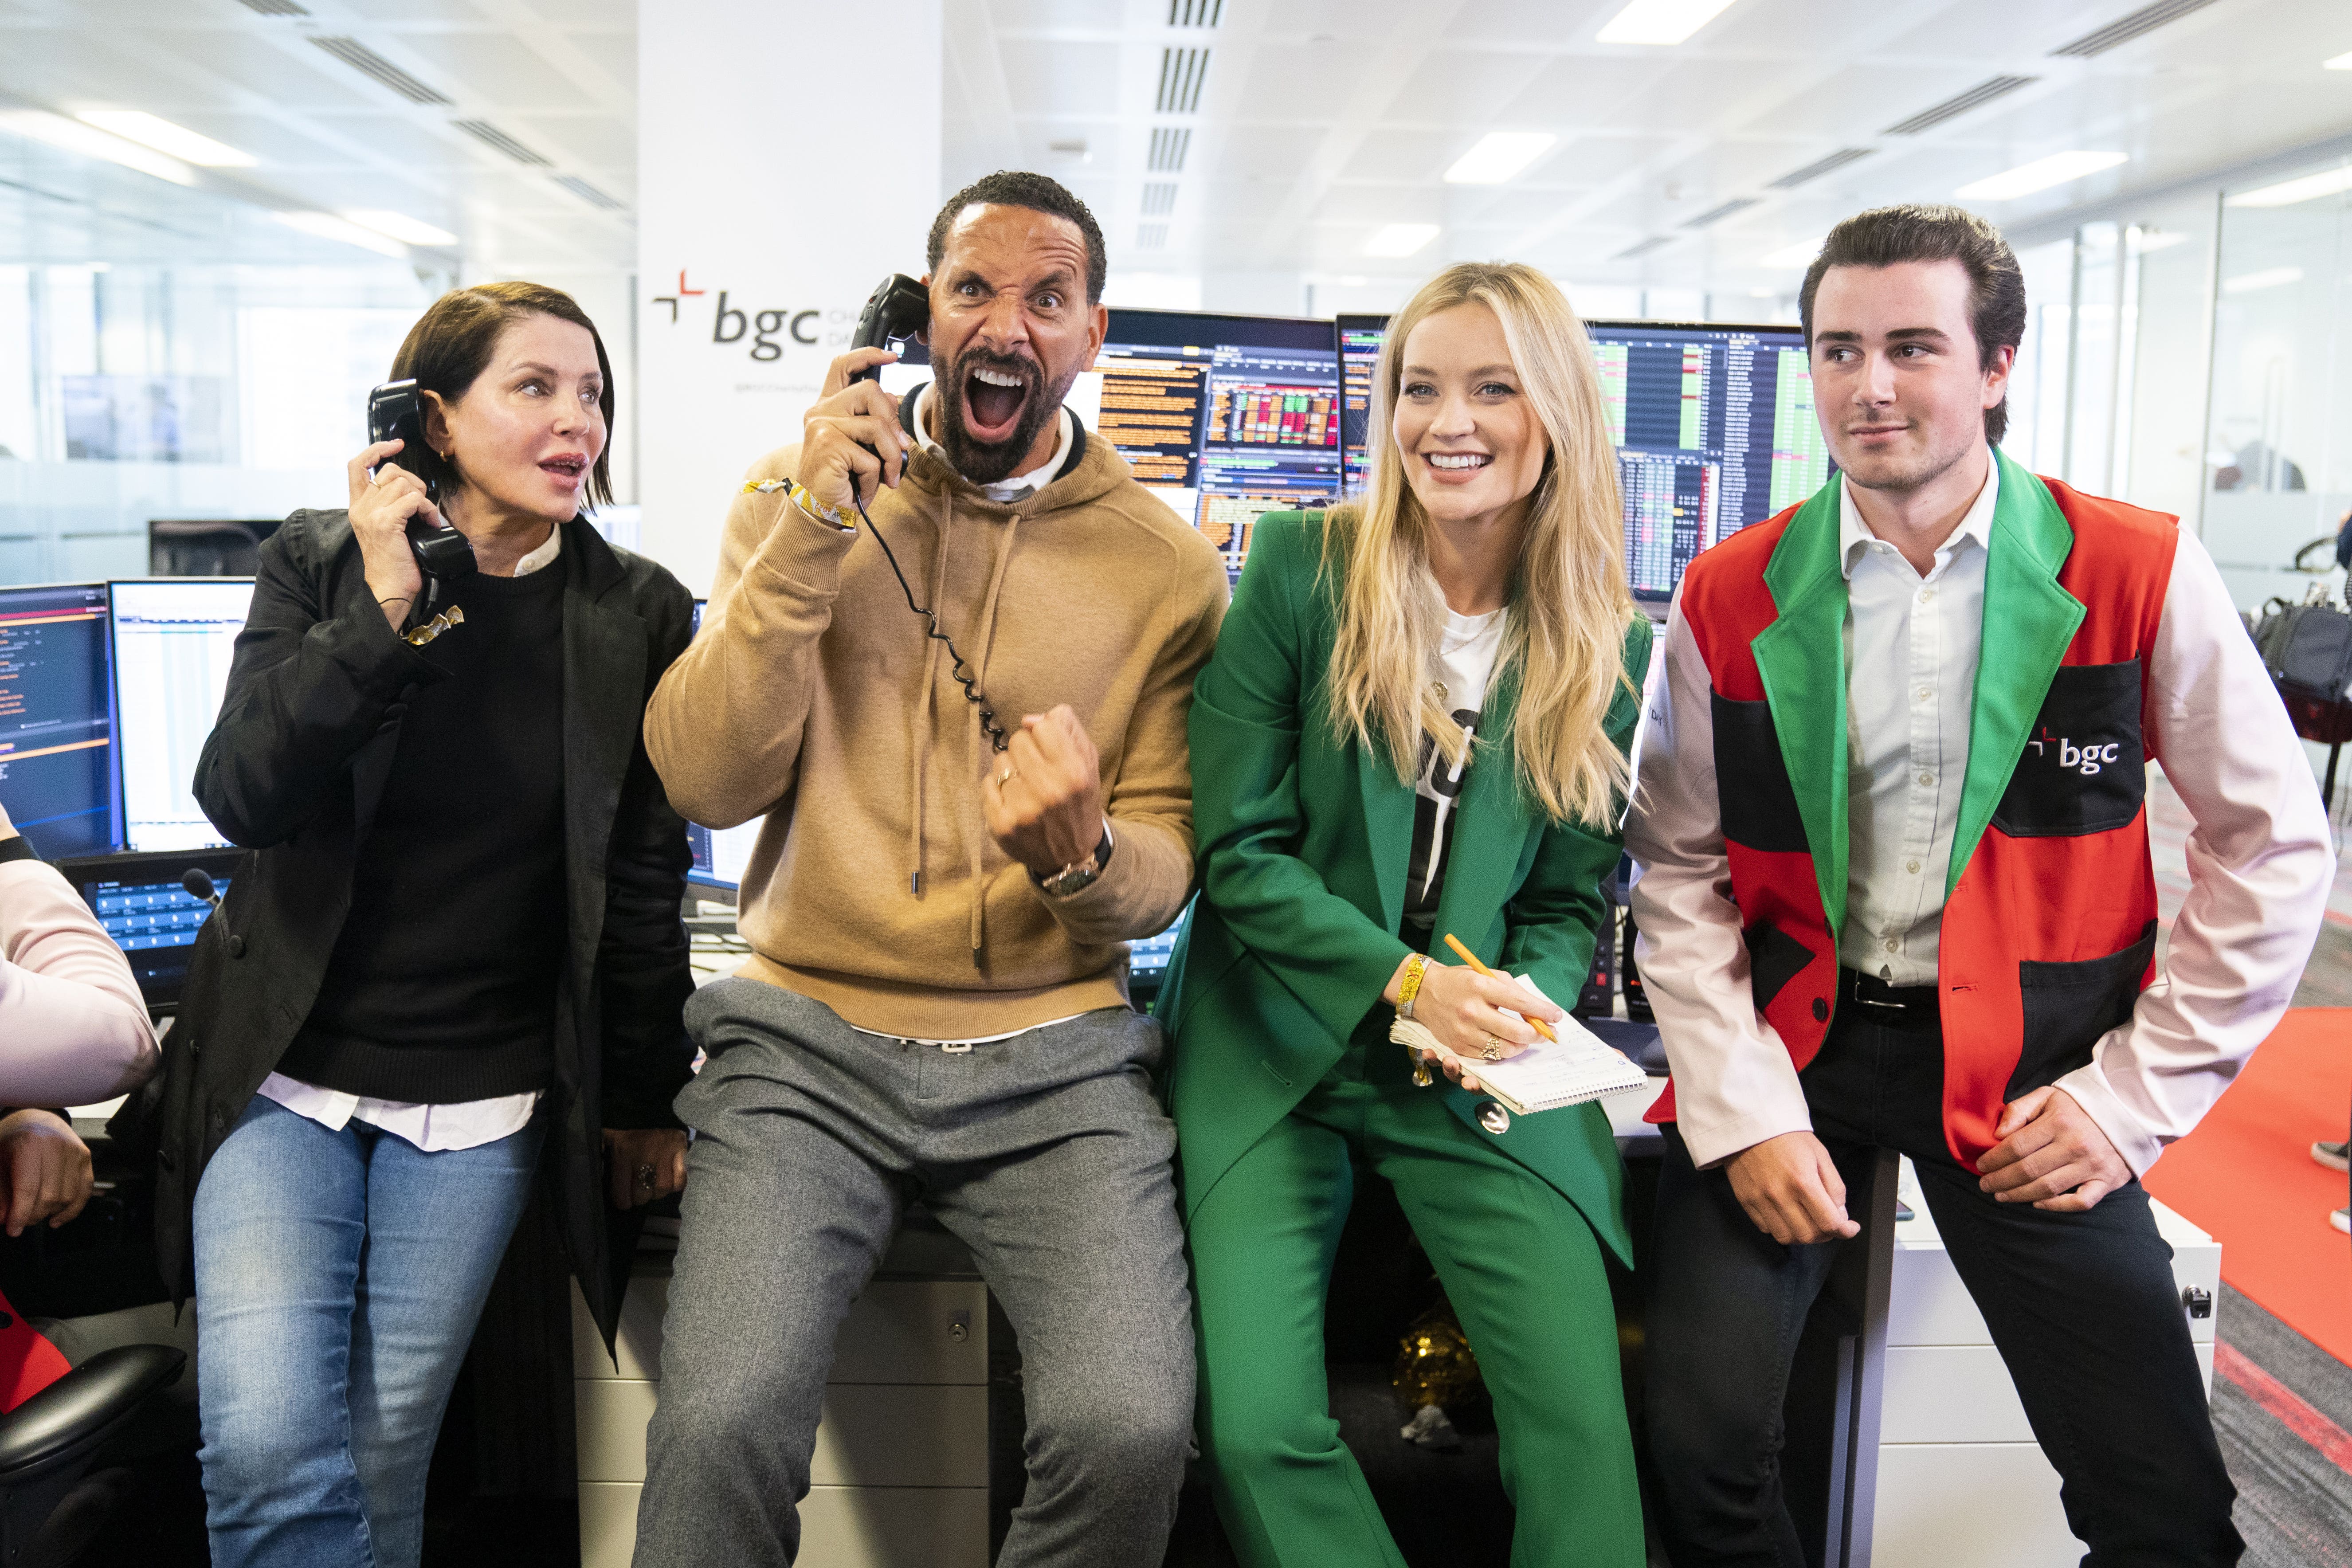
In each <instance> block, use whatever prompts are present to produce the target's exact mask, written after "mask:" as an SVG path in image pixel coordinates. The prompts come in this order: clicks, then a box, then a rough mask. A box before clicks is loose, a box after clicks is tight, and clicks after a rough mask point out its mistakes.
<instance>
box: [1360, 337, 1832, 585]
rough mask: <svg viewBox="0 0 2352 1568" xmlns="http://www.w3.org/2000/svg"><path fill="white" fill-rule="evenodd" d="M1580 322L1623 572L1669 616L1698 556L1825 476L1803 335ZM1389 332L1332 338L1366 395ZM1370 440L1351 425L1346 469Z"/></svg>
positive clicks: (1368, 434) (1823, 450)
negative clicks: (1611, 446) (1609, 455)
mask: <svg viewBox="0 0 2352 1568" xmlns="http://www.w3.org/2000/svg"><path fill="white" fill-rule="evenodd" d="M1376 321H1382V322H1383V325H1382V326H1381V327H1379V328H1374V327H1372V326H1371V325H1370V323H1372V322H1376ZM1351 324H1352V332H1351ZM1584 325H1585V331H1586V332H1587V333H1589V334H1590V335H1591V340H1592V354H1593V359H1594V361H1595V363H1597V365H1598V367H1599V369H1600V372H1601V396H1602V399H1603V402H1604V405H1605V406H1606V408H1607V410H1608V416H1609V434H1610V437H1611V439H1612V440H1613V441H1614V442H1615V443H1616V446H1617V477H1618V481H1619V483H1620V484H1621V485H1622V487H1623V489H1624V495H1625V572H1626V575H1627V577H1628V578H1629V579H1630V580H1631V581H1632V583H1633V594H1634V596H1635V597H1636V598H1638V599H1640V600H1642V601H1643V602H1644V603H1646V604H1648V605H1651V606H1652V607H1653V609H1654V610H1657V611H1659V612H1661V613H1663V611H1664V606H1665V605H1666V604H1667V603H1668V601H1670V600H1671V599H1672V598H1673V596H1674V591H1675V585H1676V584H1679V583H1680V582H1681V581H1682V576H1683V571H1684V569H1685V567H1687V566H1689V565H1690V563H1691V558H1692V557H1694V556H1696V554H1698V552H1700V551H1702V550H1706V549H1707V548H1709V547H1710V546H1712V545H1714V544H1716V543H1717V542H1720V541H1722V540H1725V539H1727V538H1729V537H1730V536H1731V535H1732V534H1734V533H1737V532H1738V531H1740V530H1741V529H1743V528H1746V527H1747V526H1748V524H1750V523H1754V522H1761V521H1764V520H1765V519H1766V518H1768V517H1770V516H1771V515H1772V514H1773V513H1775V512H1777V511H1780V510H1782V509H1783V508H1785V507H1789V506H1791V505H1794V504H1795V503H1796V502H1798V501H1801V500H1804V499H1805V498H1806V497H1807V496H1810V495H1811V494H1812V493H1813V492H1814V491H1815V490H1817V489H1821V487H1822V483H1823V482H1824V481H1826V480H1827V479H1828V478H1829V475H1830V472H1831V464H1830V458H1829V447H1828V445H1827V444H1826V443H1825V442H1824V441H1823V440H1822V427H1821V424H1820V422H1819V421H1818V420H1817V419H1816V418H1815V417H1814V416H1813V378H1812V368H1811V361H1810V360H1809V358H1808V357H1807V355H1806V353H1805V342H1804V334H1803V332H1802V331H1800V330H1799V329H1798V328H1796V327H1794V326H1732V325H1726V324H1722V323H1717V322H1680V321H1587V322H1586V323H1585V324H1584ZM1385 330H1386V329H1385V325H1384V319H1383V318H1380V317H1369V316H1350V317H1343V318H1341V321H1340V323H1339V330H1338V332H1337V334H1336V341H1337V342H1339V345H1340V349H1341V352H1342V353H1343V354H1353V353H1360V354H1362V355H1364V357H1365V363H1366V381H1365V386H1366V389H1367V393H1368V394H1369V390H1370V360H1371V358H1372V357H1373V356H1376V355H1377V354H1378V353H1379V350H1380V342H1379V336H1380V334H1381V333H1382V332H1384V331H1385ZM1367 403H1368V404H1369V396H1368V397H1367ZM1367 415H1369V408H1368V410H1367ZM1374 434H1375V433H1374V432H1371V431H1370V430H1369V429H1365V430H1364V431H1363V433H1362V435H1361V436H1360V437H1359V436H1358V435H1357V433H1356V430H1355V429H1354V428H1353V427H1351V428H1350V429H1349V440H1350V443H1351V446H1350V447H1349V452H1348V462H1349V471H1350V472H1351V473H1353V472H1357V471H1360V469H1361V468H1362V466H1363V465H1364V463H1365V461H1366V457H1365V455H1366V453H1367V451H1368V450H1369V443H1370V441H1371V440H1372V439H1373V438H1374Z"/></svg>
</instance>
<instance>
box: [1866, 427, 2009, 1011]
mask: <svg viewBox="0 0 2352 1568" xmlns="http://www.w3.org/2000/svg"><path fill="white" fill-rule="evenodd" d="M1999 494H2000V464H1998V463H1993V462H1988V463H1986V465H1985V481H1984V485H1983V488H1982V489H1979V490H1978V492H1977V499H1976V501H1975V504H1973V505H1972V506H1970V507H1969V510H1968V515H1967V516H1965V517H1963V518H1961V519H1960V524H1959V526H1958V528H1956V529H1954V530H1953V531H1952V534H1951V537H1950V538H1948V539H1947V540H1945V541H1944V543H1943V546H1942V548H1940V549H1938V550H1937V552H1936V559H1935V561H1934V563H1932V564H1931V565H1930V566H1929V567H1928V568H1927V575H1925V576H1921V575H1920V574H1919V571H1918V569H1917V568H1916V567H1915V566H1913V565H1912V564H1911V563H1910V562H1908V561H1906V560H1905V559H1904V558H1903V552H1901V551H1900V550H1897V549H1896V548H1895V546H1894V545H1892V544H1890V543H1888V542H1886V541H1885V540H1884V539H1881V538H1879V537H1878V536H1877V535H1876V534H1874V533H1873V532H1872V531H1871V529H1870V525H1869V524H1868V523H1866V522H1864V521H1863V520H1862V509H1861V508H1860V507H1858V506H1856V505H1855V504H1854V500H1853V485H1852V484H1851V483H1849V482H1847V481H1846V480H1845V479H1843V476H1841V478H1840V479H1839V481H1838V500H1839V503H1840V504H1839V507H1838V563H1839V565H1840V566H1841V567H1842V568H1843V571H1844V573H1845V579H1846V612H1845V693H1846V697H1845V720H1846V737H1845V738H1846V789H1847V808H1846V821H1847V842H1846V900H1845V929H1844V930H1843V931H1841V932H1839V933H1838V962H1839V963H1843V964H1844V965H1845V966H1846V967H1847V968H1848V969H1854V970H1859V971H1861V972H1862V973H1864V974H1875V975H1876V976H1878V978H1880V979H1881V980H1884V981H1886V982H1887V983H1889V984H1895V985H1933V984H1935V983H1936V936H1937V931H1939V930H1941V929H1942V926H1943V917H1944V888H1945V885H1946V882H1947V881H1948V879H1947V878H1946V877H1945V875H1944V872H1945V869H1946V868H1948V866H1950V865H1951V862H1952V840H1953V838H1954V837H1957V836H1958V832H1959V823H1960V781H1961V780H1962V779H1963V778H1964V777H1965V776H1966V775H1967V773H1968V771H1969V700H1970V699H1971V698H1972V697H1973V696H1974V695H1975V693H1976V686H1977V654H1978V651H1979V648H1981V647H1982V646H1983V644H1984V589H1985V550H1986V546H1987V545H1988V544H1989V543H1990V541H1991V539H1992V509H1993V503H1994V501H1995V500H1997V499H1998V496H1999Z"/></svg>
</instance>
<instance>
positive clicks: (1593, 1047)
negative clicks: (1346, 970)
mask: <svg viewBox="0 0 2352 1568" xmlns="http://www.w3.org/2000/svg"><path fill="white" fill-rule="evenodd" d="M1517 981H1518V983H1519V984H1521V985H1524V986H1526V987H1527V988H1528V990H1529V991H1531V992H1534V994H1536V995H1538V996H1539V997H1542V998H1543V1000H1545V1001H1547V1002H1549V1001H1550V1000H1551V998H1550V997H1549V996H1544V994H1543V992H1542V991H1541V990H1539V989H1538V987H1537V985H1536V983H1535V982H1534V981H1532V980H1530V979H1528V977H1527V976H1526V975H1524V974H1522V975H1518V976H1517ZM1503 1011H1504V1012H1505V1013H1506V1014H1507V1016H1511V1017H1517V1016H1518V1015H1517V1014H1516V1013H1511V1012H1510V1011H1509V1009H1507V1008H1506V1009H1503ZM1550 1033H1551V1034H1552V1035H1553V1036H1554V1038H1552V1039H1549V1040H1538V1041H1536V1042H1535V1043H1534V1044H1533V1045H1531V1046H1529V1047H1527V1048H1526V1049H1525V1050H1522V1051H1519V1052H1517V1053H1516V1054H1515V1055H1512V1056H1507V1057H1505V1058H1502V1059H1501V1060H1499V1061H1491V1062H1489V1061H1470V1060H1467V1059H1465V1060H1464V1062H1463V1066H1465V1068H1469V1069H1471V1070H1472V1071H1473V1072H1475V1074H1476V1076H1477V1078H1478V1081H1479V1084H1480V1086H1481V1092H1483V1093H1486V1094H1488V1095H1491V1096H1493V1097H1494V1098H1495V1099H1496V1100H1498V1101H1500V1102H1501V1104H1502V1106H1503V1108H1504V1109H1505V1110H1508V1111H1510V1112H1511V1113H1512V1114H1513V1115H1516V1116H1527V1115H1530V1114H1532V1113H1534V1112H1536V1111H1538V1110H1558V1109H1559V1107H1561V1106H1564V1105H1581V1104H1583V1103H1584V1102H1585V1101H1586V1100H1598V1099H1600V1098H1601V1096H1603V1095H1608V1094H1622V1093H1626V1092H1628V1091H1630V1090H1633V1089H1641V1088H1643V1087H1644V1086H1645V1085H1647V1084H1648V1082H1649V1081H1650V1080H1649V1075H1648V1074H1647V1073H1644V1072H1643V1070H1642V1069H1641V1068H1639V1067H1638V1066H1636V1065H1635V1064H1634V1063H1633V1060H1632V1059H1631V1058H1628V1057H1627V1056H1626V1055H1625V1053H1624V1052H1622V1051H1620V1050H1618V1049H1616V1048H1615V1047H1611V1046H1608V1045H1604V1044H1602V1043H1601V1039H1600V1038H1599V1037H1597V1036H1595V1035H1594V1034H1593V1033H1592V1031H1591V1030H1590V1029H1587V1028H1586V1027H1585V1026H1583V1025H1581V1024H1580V1023H1578V1022H1577V1021H1576V1020H1575V1019H1574V1018H1572V1017H1567V1016H1562V1017H1560V1018H1559V1019H1557V1020H1555V1021H1554V1022H1553V1023H1552V1025H1551V1028H1550ZM1389 1038H1390V1039H1391V1040H1392V1041H1394V1042H1395V1043H1396V1044H1398V1045H1401V1046H1402V1047H1405V1049H1406V1050H1407V1051H1409V1052H1411V1053H1412V1057H1413V1059H1414V1060H1415V1061H1419V1060H1420V1059H1421V1053H1423V1052H1424V1051H1434V1052H1436V1053H1437V1054H1438V1055H1439V1056H1441V1057H1444V1056H1449V1055H1452V1054H1453V1053H1452V1052H1449V1051H1448V1050H1447V1049H1446V1047H1444V1046H1443V1045H1441V1044H1439V1043H1438V1038H1437V1037H1436V1036H1435V1035H1434V1034H1432V1033H1431V1032H1430V1029H1429V1026H1427V1025H1425V1024H1419V1023H1415V1022H1414V1021H1413V1020H1412V1019H1410V1018H1399V1019H1398V1020H1397V1021H1396V1022H1395V1023H1393V1024H1391V1026H1389Z"/></svg>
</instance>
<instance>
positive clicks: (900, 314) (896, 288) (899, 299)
mask: <svg viewBox="0 0 2352 1568" xmlns="http://www.w3.org/2000/svg"><path fill="white" fill-rule="evenodd" d="M930 324H931V291H930V290H929V289H926V288H924V287H923V286H922V285H921V284H920V283H918V282H917V281H915V279H912V278H909V277H908V276H907V275H906V274H905V273H903V272H893V273H892V274H890V276H889V277H887V278H885V279H882V281H881V282H879V283H877V284H876V285H875V286H874V292H873V293H871V294H868V295H867V296H866V309H864V310H860V311H859V312H858V313H857V331H856V334H855V335H853V336H852V337H851V338H850V340H849V346H850V347H851V348H853V349H887V348H888V347H889V346H890V345H891V344H892V343H898V342H906V341H907V340H908V338H911V337H913V336H914V335H915V334H916V333H917V332H919V331H922V330H923V329H924V328H925V327H928V326H929V325H930ZM849 379H850V380H852V381H879V380H881V379H882V367H881V366H880V365H878V364H869V365H867V366H866V368H865V369H864V370H861V371H859V372H858V373H857V374H856V375H853V376H851V377H850V378H849Z"/></svg>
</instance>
